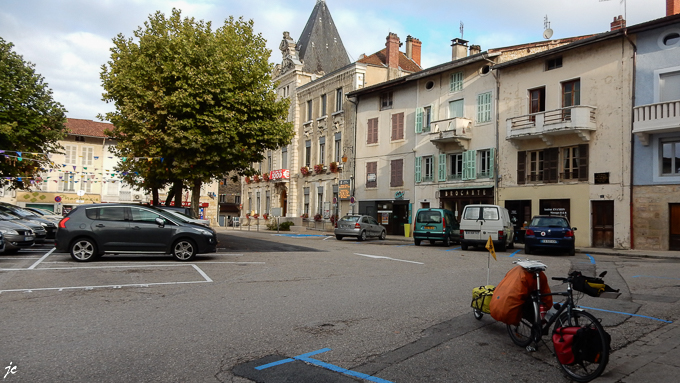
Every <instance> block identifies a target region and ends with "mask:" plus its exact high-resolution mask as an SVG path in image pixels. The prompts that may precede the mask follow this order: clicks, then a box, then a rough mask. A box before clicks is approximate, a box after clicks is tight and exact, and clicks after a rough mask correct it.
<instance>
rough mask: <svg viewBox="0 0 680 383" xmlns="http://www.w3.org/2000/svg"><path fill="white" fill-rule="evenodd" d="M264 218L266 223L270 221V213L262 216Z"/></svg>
mask: <svg viewBox="0 0 680 383" xmlns="http://www.w3.org/2000/svg"><path fill="white" fill-rule="evenodd" d="M262 218H264V220H265V221H266V220H268V219H269V213H264V214H262Z"/></svg>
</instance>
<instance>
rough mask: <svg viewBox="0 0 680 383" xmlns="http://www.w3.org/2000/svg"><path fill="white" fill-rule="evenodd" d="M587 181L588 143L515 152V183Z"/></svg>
mask: <svg viewBox="0 0 680 383" xmlns="http://www.w3.org/2000/svg"><path fill="white" fill-rule="evenodd" d="M563 180H578V181H588V145H578V146H570V147H564V148H547V149H543V150H534V151H526V152H518V153H517V184H519V185H521V184H526V183H535V182H544V183H556V182H558V181H563Z"/></svg>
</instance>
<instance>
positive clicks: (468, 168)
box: [463, 150, 477, 180]
mask: <svg viewBox="0 0 680 383" xmlns="http://www.w3.org/2000/svg"><path fill="white" fill-rule="evenodd" d="M475 178H477V151H476V150H468V151H467V152H463V179H464V180H474V179H475Z"/></svg>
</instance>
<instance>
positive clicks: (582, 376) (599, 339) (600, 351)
mask: <svg viewBox="0 0 680 383" xmlns="http://www.w3.org/2000/svg"><path fill="white" fill-rule="evenodd" d="M571 326H577V327H581V328H590V329H592V330H595V334H597V335H596V336H594V337H593V339H592V343H591V344H589V347H588V350H587V351H588V352H587V353H583V354H581V353H579V351H578V350H576V348H575V347H574V353H575V354H578V355H575V357H576V358H575V361H574V363H572V364H569V365H567V364H562V363H560V360H559V359H557V363H559V364H560V366H562V370H564V372H565V373H566V374H567V375H568V376H569V377H570V378H571V379H573V380H575V381H577V382H590V381H591V380H593V379H595V378H597V377H598V376H600V374H602V372H603V371H604V369H605V368H606V367H607V363H608V362H609V340H608V338H607V335H605V334H606V333H605V331H604V327H602V324H600V321H599V320H598V319H597V318H595V317H594V316H593V315H592V314H590V313H588V312H585V311H576V310H574V311H572V312H571V318H569V314H568V313H567V312H565V313H563V314H562V315H560V317H559V318H558V319H557V321H556V322H555V327H553V334H555V330H556V329H557V328H558V327H571ZM555 356H556V357H557V355H555Z"/></svg>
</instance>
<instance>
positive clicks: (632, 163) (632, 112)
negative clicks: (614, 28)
mask: <svg viewBox="0 0 680 383" xmlns="http://www.w3.org/2000/svg"><path fill="white" fill-rule="evenodd" d="M623 35H624V36H626V39H627V40H628V42H629V43H630V45H631V46H632V47H633V79H632V84H631V106H632V107H631V108H630V186H629V187H630V192H629V199H630V201H629V209H630V217H629V219H630V248H631V249H633V248H635V246H634V245H635V242H634V238H635V237H634V235H635V228H634V226H633V180H634V175H633V170H634V166H635V134H633V126H634V123H635V122H634V121H635V118H634V117H635V81H636V72H637V46H636V45H635V43H634V42H633V40H631V38H630V36H628V28H624V30H623Z"/></svg>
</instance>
